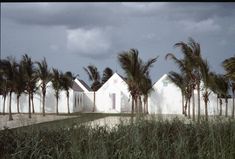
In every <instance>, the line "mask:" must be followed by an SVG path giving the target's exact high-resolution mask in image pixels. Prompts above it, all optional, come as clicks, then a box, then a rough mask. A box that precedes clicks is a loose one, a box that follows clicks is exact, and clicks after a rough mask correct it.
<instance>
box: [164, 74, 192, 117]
mask: <svg viewBox="0 0 235 159" xmlns="http://www.w3.org/2000/svg"><path fill="white" fill-rule="evenodd" d="M168 77H169V79H170V80H171V81H172V82H173V83H174V84H175V85H176V86H177V87H179V88H180V90H181V95H182V114H185V112H184V96H185V94H186V87H187V85H186V81H187V79H186V76H184V75H183V74H179V73H177V72H174V71H170V72H169V74H168Z"/></svg>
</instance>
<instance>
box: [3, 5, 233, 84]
mask: <svg viewBox="0 0 235 159" xmlns="http://www.w3.org/2000/svg"><path fill="white" fill-rule="evenodd" d="M1 7H2V8H1V18H2V23H1V27H2V30H1V38H2V48H1V52H2V55H3V57H6V56H8V55H13V56H16V57H17V58H20V56H21V55H22V54H23V53H28V54H29V55H30V56H32V57H33V58H34V59H35V60H40V59H42V57H43V56H45V57H46V58H47V59H48V63H50V65H51V66H53V67H58V68H60V69H62V70H71V71H74V72H76V73H78V74H80V76H81V77H82V78H85V77H86V74H85V73H84V72H83V70H82V67H83V66H86V65H88V64H90V63H91V64H95V65H97V66H98V67H99V68H100V70H102V69H104V67H105V66H110V67H111V68H112V69H114V70H117V71H119V72H122V69H121V68H120V66H119V63H118V61H117V55H118V53H120V52H121V51H124V50H128V49H129V48H137V49H139V51H140V56H141V57H142V58H144V59H148V58H151V57H154V56H157V55H159V56H160V57H159V59H158V61H157V63H156V64H155V67H154V68H153V70H152V77H153V81H156V80H157V79H158V78H159V77H160V76H161V75H162V74H164V73H167V72H168V71H170V70H177V69H176V67H175V65H174V64H173V63H172V62H171V61H165V60H164V56H165V55H166V53H168V52H174V53H176V55H177V56H178V55H180V53H179V50H178V49H175V48H173V47H172V46H173V45H174V43H176V42H178V41H186V40H188V37H190V36H192V37H193V38H194V39H195V40H197V41H198V42H200V43H201V47H202V54H203V57H205V58H208V60H209V63H210V65H211V68H212V69H214V70H216V71H219V72H223V69H222V67H221V62H222V60H224V59H225V58H228V57H230V56H232V55H234V50H235V46H234V44H233V42H234V41H235V37H234V34H235V30H234V28H235V21H234V18H235V3H167V2H164V3H150V2H149V3H120V2H118V3H114V2H112V3H9V4H8V3H3V4H2V6H1ZM55 59H56V60H55Z"/></svg>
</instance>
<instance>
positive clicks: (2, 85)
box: [0, 60, 8, 115]
mask: <svg viewBox="0 0 235 159" xmlns="http://www.w3.org/2000/svg"><path fill="white" fill-rule="evenodd" d="M3 64H4V63H3V62H2V60H0V81H1V82H0V94H1V95H2V97H3V107H2V108H3V110H2V113H3V115H5V106H6V97H7V93H8V91H7V80H6V77H5V76H4V69H3V68H4V67H3Z"/></svg>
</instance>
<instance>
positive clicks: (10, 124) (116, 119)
mask: <svg viewBox="0 0 235 159" xmlns="http://www.w3.org/2000/svg"><path fill="white" fill-rule="evenodd" d="M73 117H77V116H61V115H60V116H57V115H46V116H45V117H43V116H42V115H39V114H32V118H31V119H29V118H28V114H14V115H13V119H14V120H12V121H8V115H4V116H3V115H0V130H2V129H4V128H5V127H7V128H17V127H21V126H27V125H32V124H38V123H43V122H48V121H54V120H61V119H66V118H73ZM175 117H178V118H179V119H183V118H184V117H183V116H181V115H157V116H151V115H148V116H145V119H152V118H154V119H163V120H165V119H173V118H175ZM130 119H131V117H127V116H108V117H104V118H101V119H97V120H94V121H89V122H86V123H83V124H88V125H90V126H92V127H96V126H107V127H109V128H113V127H115V126H117V125H118V124H120V123H123V124H128V123H130ZM184 119H185V118H184ZM186 121H187V120H186Z"/></svg>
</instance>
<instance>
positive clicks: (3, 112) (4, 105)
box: [2, 96, 7, 115]
mask: <svg viewBox="0 0 235 159" xmlns="http://www.w3.org/2000/svg"><path fill="white" fill-rule="evenodd" d="M6 98H7V97H6V96H4V97H3V110H2V114H3V115H5V107H6Z"/></svg>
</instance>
